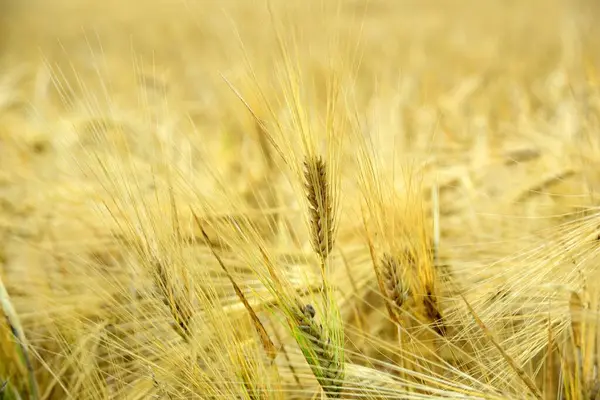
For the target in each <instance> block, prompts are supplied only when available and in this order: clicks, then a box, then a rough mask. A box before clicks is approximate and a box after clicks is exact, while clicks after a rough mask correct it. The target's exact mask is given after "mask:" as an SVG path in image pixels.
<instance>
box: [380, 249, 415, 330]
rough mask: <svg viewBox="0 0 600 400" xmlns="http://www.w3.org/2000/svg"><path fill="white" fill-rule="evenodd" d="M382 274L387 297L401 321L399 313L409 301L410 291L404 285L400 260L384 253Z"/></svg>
mask: <svg viewBox="0 0 600 400" xmlns="http://www.w3.org/2000/svg"><path fill="white" fill-rule="evenodd" d="M381 273H382V275H383V281H384V289H385V296H386V298H387V299H388V300H389V301H390V302H391V303H392V304H393V305H394V306H395V309H394V314H395V316H396V318H397V319H398V321H399V320H400V315H399V312H400V310H401V309H402V307H403V306H404V304H405V303H406V301H407V300H408V298H409V295H410V291H409V288H408V286H407V285H406V284H405V283H404V279H403V273H402V266H401V264H400V261H399V260H398V258H397V257H394V256H392V255H391V254H389V253H384V254H383V256H382V257H381Z"/></svg>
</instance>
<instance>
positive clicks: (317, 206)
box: [304, 157, 335, 258]
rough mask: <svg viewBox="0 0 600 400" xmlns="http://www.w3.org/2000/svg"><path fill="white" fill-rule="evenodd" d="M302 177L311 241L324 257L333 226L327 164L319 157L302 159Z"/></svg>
mask: <svg viewBox="0 0 600 400" xmlns="http://www.w3.org/2000/svg"><path fill="white" fill-rule="evenodd" d="M304 179H305V182H304V184H305V187H306V197H307V199H308V207H309V212H310V228H311V243H312V245H313V249H314V251H315V252H316V253H317V254H318V255H319V256H320V257H322V258H326V257H327V256H328V255H329V253H330V252H331V250H332V249H333V245H334V241H335V226H334V215H333V207H332V200H331V193H330V186H329V182H328V176H327V166H326V164H325V161H323V159H322V158H321V157H313V158H308V159H306V160H305V161H304Z"/></svg>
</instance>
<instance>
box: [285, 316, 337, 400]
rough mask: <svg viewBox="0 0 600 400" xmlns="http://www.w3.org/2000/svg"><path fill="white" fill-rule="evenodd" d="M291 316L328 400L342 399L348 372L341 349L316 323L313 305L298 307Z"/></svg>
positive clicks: (297, 339) (310, 364)
mask: <svg viewBox="0 0 600 400" xmlns="http://www.w3.org/2000/svg"><path fill="white" fill-rule="evenodd" d="M292 313H293V316H292V317H293V321H294V326H293V327H292V332H294V335H295V337H296V341H297V342H298V345H299V346H300V350H301V351H302V354H303V355H304V357H305V359H306V361H307V362H308V364H309V366H310V368H311V370H312V372H313V374H314V376H315V378H316V379H317V381H318V382H319V385H320V386H321V388H322V389H323V392H324V393H325V395H326V396H327V397H328V398H330V399H338V398H340V397H341V392H342V388H343V380H344V376H345V370H344V362H343V359H342V357H341V356H340V353H339V349H336V346H335V345H334V344H333V343H332V342H331V338H329V337H328V335H327V333H326V332H325V330H324V329H323V326H322V325H320V324H318V323H317V321H316V320H315V313H316V312H315V309H314V308H313V306H312V305H310V304H308V305H305V306H299V307H297V308H296V309H295V310H294V311H292Z"/></svg>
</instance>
